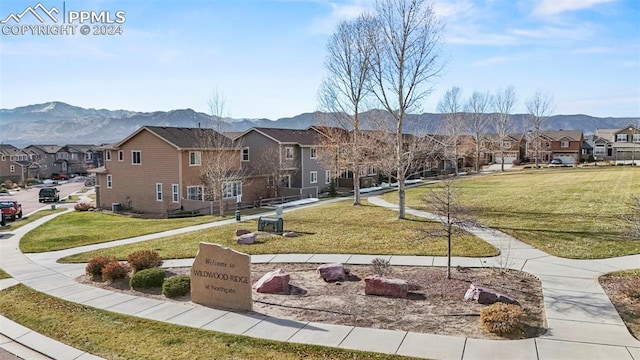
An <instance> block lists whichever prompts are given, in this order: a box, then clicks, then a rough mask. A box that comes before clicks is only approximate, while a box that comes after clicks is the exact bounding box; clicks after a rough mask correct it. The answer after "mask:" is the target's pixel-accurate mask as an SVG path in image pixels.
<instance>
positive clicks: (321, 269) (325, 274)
mask: <svg viewBox="0 0 640 360" xmlns="http://www.w3.org/2000/svg"><path fill="white" fill-rule="evenodd" d="M317 272H318V274H320V276H321V277H322V279H324V281H326V282H331V281H343V280H344V279H345V278H346V277H347V273H346V271H345V270H344V266H342V264H339V263H331V264H322V265H320V266H318V270H317Z"/></svg>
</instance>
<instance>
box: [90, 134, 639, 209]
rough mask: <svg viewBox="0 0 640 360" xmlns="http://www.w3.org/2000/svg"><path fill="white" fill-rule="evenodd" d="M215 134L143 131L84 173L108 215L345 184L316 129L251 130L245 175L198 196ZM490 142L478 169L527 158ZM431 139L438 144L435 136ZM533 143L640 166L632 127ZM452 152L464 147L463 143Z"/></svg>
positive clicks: (548, 154) (571, 159)
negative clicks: (215, 193) (328, 161)
mask: <svg viewBox="0 0 640 360" xmlns="http://www.w3.org/2000/svg"><path fill="white" fill-rule="evenodd" d="M217 136H221V135H220V134H217V133H215V132H214V131H213V130H211V129H200V128H176V127H157V126H144V127H142V128H140V129H138V130H137V131H136V132H134V133H133V134H131V135H130V136H128V137H126V138H125V139H123V140H122V141H120V142H118V143H116V144H113V145H110V146H107V147H104V148H103V151H104V154H103V158H104V165H103V166H101V167H98V168H96V169H93V170H91V172H93V173H95V174H96V177H97V181H96V183H97V189H98V198H97V204H98V206H100V207H102V208H106V209H110V208H112V207H113V205H114V204H118V205H119V206H122V207H123V208H125V209H131V210H135V211H140V212H144V213H166V212H171V211H176V210H196V209H197V210H199V211H203V212H208V211H207V210H208V209H211V210H209V211H210V212H214V211H213V209H214V208H215V207H217V206H218V205H219V203H218V201H222V202H223V203H225V204H226V205H227V207H228V208H229V209H234V204H235V203H236V201H238V200H239V199H241V200H242V201H245V202H246V201H255V200H258V199H261V198H269V197H273V196H276V195H277V196H291V195H298V196H301V197H317V196H318V195H319V194H320V193H322V192H324V191H327V189H328V188H329V187H330V185H331V184H332V181H334V180H338V181H337V182H338V183H339V184H341V186H345V187H350V186H352V182H349V179H350V177H351V176H350V173H349V172H348V171H342V170H336V169H335V168H328V167H327V166H326V165H325V164H323V162H322V161H320V158H319V156H318V154H319V151H320V150H321V149H320V147H321V145H322V140H323V136H324V134H323V131H321V129H319V128H316V127H310V128H308V129H305V130H292V129H275V128H252V129H250V130H248V131H245V132H244V133H240V134H234V135H233V136H232V139H231V140H232V141H234V144H241V145H240V146H236V147H233V148H232V150H233V154H234V155H233V162H234V163H235V166H234V167H232V168H230V169H229V171H231V172H242V173H243V174H244V176H242V177H240V178H239V179H234V180H230V181H229V182H227V183H225V184H223V187H222V188H223V191H222V194H221V197H222V199H215V198H213V197H212V196H210V195H208V194H207V192H206V191H205V190H206V189H205V185H204V184H203V177H202V173H203V171H202V167H203V166H206V164H205V161H203V159H205V158H206V157H207V153H215V152H220V151H225V149H221V148H216V147H212V146H210V145H206V144H205V143H203V142H202V139H203V138H215V137H217ZM492 137H495V135H488V136H486V137H484V138H483V140H482V141H483V143H485V144H484V145H485V146H483V147H482V149H483V152H482V154H481V157H482V164H491V163H501V160H502V159H501V156H503V157H504V160H505V163H507V164H513V163H519V162H522V161H523V160H525V159H526V158H529V159H531V158H532V156H533V153H532V150H531V139H530V137H529V136H528V134H510V135H509V137H508V138H507V139H506V140H503V144H502V146H501V149H496V148H495V146H491V144H494V142H493V141H491V138H492ZM433 138H434V139H435V138H439V141H440V142H443V141H444V138H442V137H441V136H440V137H435V136H434V137H433ZM540 142H541V146H540V148H539V149H537V153H538V155H539V156H540V158H539V161H540V162H549V161H551V160H553V159H560V160H561V161H562V163H563V164H576V163H578V162H581V161H593V160H610V161H614V162H619V163H629V162H633V161H635V162H636V164H637V163H640V129H638V128H637V127H635V126H633V125H631V126H628V127H625V128H623V129H617V130H599V131H598V132H596V134H594V135H593V136H588V137H586V138H585V137H584V135H583V133H582V131H578V130H558V131H545V132H543V133H542V135H541V137H540ZM467 145H468V144H467ZM459 146H461V147H465V146H466V145H465V142H464V141H463V142H461V143H460V144H459ZM467 148H468V146H467ZM227 150H229V149H227ZM459 153H460V154H461V155H460V158H459V159H457V161H455V163H456V164H457V166H459V167H461V166H468V165H469V164H470V163H472V160H473V159H472V158H471V156H472V155H471V154H470V152H468V151H467V152H465V151H464V149H461V151H460V152H459ZM636 158H639V159H638V160H636ZM421 161H424V159H422V160H421ZM450 162H452V161H450V160H447V159H446V157H445V156H440V157H438V156H435V157H432V158H430V159H429V164H421V165H420V166H417V167H416V168H420V169H421V171H424V170H434V168H435V169H436V170H438V171H439V170H442V169H446V168H447V167H450V166H451V165H450V164H449V163H450ZM454 166H455V165H454ZM363 175H364V176H363V179H362V180H361V181H362V182H363V184H362V185H364V186H369V185H373V184H374V183H375V182H377V181H378V179H379V176H380V174H379V173H378V171H377V170H376V169H375V168H372V169H371V170H369V171H366V173H365V174H363ZM351 181H352V180H351ZM216 204H218V205H216Z"/></svg>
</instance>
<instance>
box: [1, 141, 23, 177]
mask: <svg viewBox="0 0 640 360" xmlns="http://www.w3.org/2000/svg"><path fill="white" fill-rule="evenodd" d="M18 153H20V149H18V148H17V147H15V146H13V145H9V144H0V182H2V183H4V182H5V181H7V180H10V181H12V182H20V179H21V177H22V169H21V168H20V167H19V166H18V165H17V164H15V163H14V159H15V158H14V156H16V155H17V154H18Z"/></svg>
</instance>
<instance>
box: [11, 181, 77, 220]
mask: <svg viewBox="0 0 640 360" xmlns="http://www.w3.org/2000/svg"><path fill="white" fill-rule="evenodd" d="M83 186H84V183H83V182H79V181H70V182H68V183H66V184H59V185H56V186H55V187H57V188H58V190H60V200H62V199H66V197H67V196H69V194H71V193H74V192H76V191H78V190H80V189H82V187H83ZM39 191H40V188H39V187H32V188H30V189H21V190H20V191H16V192H14V193H13V194H11V195H9V196H2V197H0V201H2V200H16V201H18V202H19V203H20V204H22V214H23V216H27V215H28V214H30V213H32V212H34V211H36V210H39V209H41V208H43V207H47V208H48V207H50V206H51V204H58V203H46V204H42V203H40V202H38V192H39Z"/></svg>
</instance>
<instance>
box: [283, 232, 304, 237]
mask: <svg viewBox="0 0 640 360" xmlns="http://www.w3.org/2000/svg"><path fill="white" fill-rule="evenodd" d="M282 236H284V237H298V236H300V235H298V234H297V233H295V232H293V231H287V232H285V233H283V234H282Z"/></svg>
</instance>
